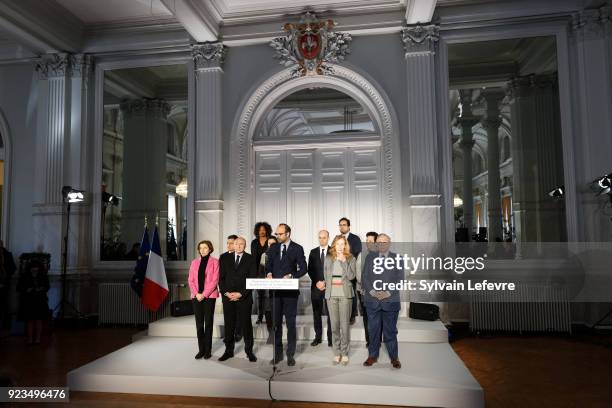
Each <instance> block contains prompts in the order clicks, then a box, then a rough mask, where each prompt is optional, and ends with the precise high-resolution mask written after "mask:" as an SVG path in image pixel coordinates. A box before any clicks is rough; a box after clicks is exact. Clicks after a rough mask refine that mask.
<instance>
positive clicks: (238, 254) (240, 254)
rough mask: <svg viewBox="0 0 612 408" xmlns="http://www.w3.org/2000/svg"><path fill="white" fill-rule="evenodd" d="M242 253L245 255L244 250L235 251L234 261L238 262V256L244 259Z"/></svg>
mask: <svg viewBox="0 0 612 408" xmlns="http://www.w3.org/2000/svg"><path fill="white" fill-rule="evenodd" d="M242 255H244V252H241V253H238V252H234V263H236V260H237V259H238V257H240V259H242Z"/></svg>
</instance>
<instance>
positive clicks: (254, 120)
mask: <svg viewBox="0 0 612 408" xmlns="http://www.w3.org/2000/svg"><path fill="white" fill-rule="evenodd" d="M312 89H325V90H326V92H336V93H337V94H341V95H344V96H345V97H346V100H352V101H354V103H356V104H357V105H358V106H359V107H360V108H361V110H362V114H363V115H367V116H368V117H369V118H370V120H371V122H372V129H371V130H374V131H373V132H370V133H369V134H368V135H365V137H363V136H364V135H356V134H354V132H353V134H351V132H345V133H344V134H341V133H338V134H334V135H333V138H330V137H326V136H329V135H315V137H312V138H311V139H312V140H311V141H310V142H311V143H306V144H305V143H303V142H304V138H301V139H299V140H298V141H297V142H295V141H292V140H282V139H283V136H282V135H281V137H280V140H270V141H266V140H262V139H265V137H263V138H262V137H261V132H262V129H264V128H265V123H266V120H269V119H270V115H272V116H274V114H275V113H274V109H275V107H277V106H278V105H279V103H281V102H282V101H284V100H286V99H288V97H289V100H290V99H291V98H290V95H298V94H299V93H300V92H302V93H304V92H307V91H306V90H312ZM277 113H278V112H277ZM397 129H398V126H397V120H396V117H395V114H394V112H393V109H392V107H391V105H390V104H389V102H388V99H387V98H386V96H385V95H384V93H382V92H381V91H380V90H379V88H378V87H377V86H375V85H374V84H373V83H372V81H370V80H368V79H366V78H365V77H364V75H362V74H359V73H357V72H356V71H355V70H353V69H349V68H347V67H345V66H335V67H334V74H333V75H321V76H306V77H300V78H292V77H291V72H290V69H286V70H283V71H281V72H279V73H278V74H276V75H273V76H272V77H270V78H269V79H268V80H266V81H264V82H263V83H262V84H260V85H259V86H258V87H257V89H255V91H254V92H253V93H252V94H251V96H250V97H249V98H248V99H247V100H246V101H245V102H244V104H243V108H242V109H241V110H240V111H239V114H238V116H237V117H236V120H235V122H234V128H233V132H232V139H231V143H230V163H233V164H235V165H231V166H230V196H231V198H230V199H229V200H226V201H225V206H226V211H227V213H229V214H232V215H233V214H235V215H236V217H234V216H232V217H226V222H225V228H226V231H234V232H238V233H240V234H242V235H245V236H250V234H251V228H252V225H253V224H254V222H256V221H260V219H259V218H258V217H266V216H271V217H272V218H276V219H277V220H278V221H279V222H283V221H287V222H294V221H291V220H297V222H298V224H297V225H298V226H299V228H295V227H294V228H293V231H294V237H296V240H297V238H298V237H302V238H305V240H304V244H305V245H306V246H308V245H309V244H310V243H311V241H312V240H313V239H314V238H315V237H316V230H317V229H318V228H328V229H329V230H330V232H332V233H334V232H335V231H337V221H338V219H337V218H339V217H337V216H338V214H342V215H345V216H348V217H349V218H351V217H352V218H354V219H355V218H358V219H359V221H360V222H361V223H362V225H364V226H363V227H357V229H356V231H357V232H362V234H365V232H366V231H365V229H375V230H377V231H379V232H380V231H385V232H388V233H390V234H393V236H396V237H397V238H396V239H401V238H400V237H399V235H398V234H400V232H401V231H399V230H398V229H395V228H394V226H399V225H401V220H400V217H401V191H400V161H399V141H398V135H397ZM258 132H259V133H258ZM285 136H286V135H285ZM358 139H359V140H358ZM326 159H330V160H327V163H329V166H330V168H329V169H332V170H333V169H336V170H338V172H344V175H342V176H341V180H336V181H337V185H335V186H334V185H333V183H330V184H328V185H325V180H323V179H322V177H321V176H322V173H323V172H324V171H325V170H326V168H325V166H326ZM360 159H363V160H361V162H362V163H365V167H364V168H363V169H360V168H358V169H357V171H358V172H361V173H359V174H361V175H365V174H368V173H369V174H372V172H374V177H373V178H370V179H369V180H367V181H366V182H364V183H363V184H362V185H361V186H362V187H364V188H363V189H361V190H359V188H358V187H359V186H357V185H356V184H355V178H354V176H355V174H356V173H355V168H356V167H359V166H355V163H357V164H359V163H360ZM334 162H335V163H336V164H334ZM338 163H344V165H342V166H340V165H338ZM268 166H272V167H273V168H274V170H273V171H275V172H276V176H275V177H277V178H278V177H283V176H285V178H284V179H283V180H279V183H278V185H277V186H275V187H273V188H271V190H270V191H271V192H272V190H273V189H276V193H277V195H276V197H274V198H273V195H270V199H269V200H264V199H262V197H264V196H265V194H264V191H263V190H262V186H263V185H262V180H263V179H264V177H262V175H263V174H264V173H262V172H265V171H266V168H267V167H268ZM373 167H375V168H373ZM341 168H342V169H341ZM331 172H333V171H330V173H331ZM338 172H337V173H338ZM291 173H292V174H293V175H294V176H296V177H295V178H294V180H293V181H291V180H288V179H287V177H286V175H287V174H291ZM300 179H301V180H300ZM294 182H295V183H294ZM343 183H344V185H347V184H350V183H352V185H349V186H348V187H349V188H348V189H347V190H346V193H345V194H344V196H342V194H341V193H339V190H338V188H337V187H339V185H340V184H343ZM357 184H358V183H357ZM263 187H265V186H263ZM334 188H335V189H336V192H337V194H335V195H334V194H333V191H334ZM358 190H359V191H358ZM366 191H367V195H368V198H367V200H366V201H368V202H372V203H373V204H372V208H370V209H368V208H367V205H366V206H361V207H360V206H359V205H354V204H355V203H357V202H358V201H359V200H360V197H359V194H360V193H364V192H366ZM330 192H331V193H332V194H328V193H330ZM326 195H327V197H326ZM332 196H333V197H335V198H332ZM376 196H378V199H377V200H376V202H375V203H374V202H373V200H374V199H375V198H376ZM364 197H365V196H364V195H362V198H364ZM326 199H329V202H327V201H326ZM334 200H336V201H334ZM266 201H267V203H272V204H273V205H272V204H267V203H266ZM267 205H272V207H274V206H276V209H274V208H273V210H272V211H276V214H277V215H276V216H275V217H274V216H273V215H268V214H273V213H272V212H270V211H268V210H267V209H265V208H266V206H267ZM315 207H316V208H315ZM335 207H337V208H335ZM262 208H264V209H263V210H262ZM328 208H334V212H330V211H327V209H328ZM368 211H370V212H369V213H368ZM227 213H226V214H227ZM368 214H372V215H373V217H372V218H373V220H368ZM282 217H285V219H284V220H283V219H282ZM262 220H265V219H262ZM267 221H270V222H272V223H274V222H276V220H274V219H269V220H267ZM330 224H331V225H330ZM362 228H363V229H364V231H361V229H362ZM307 237H308V238H307Z"/></svg>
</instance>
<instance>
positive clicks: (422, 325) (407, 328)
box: [148, 314, 448, 343]
mask: <svg viewBox="0 0 612 408" xmlns="http://www.w3.org/2000/svg"><path fill="white" fill-rule="evenodd" d="M253 320H255V316H253ZM326 325H327V317H324V318H323V328H324V329H323V340H324V343H325V342H326V341H327V328H326V327H327V326H326ZM296 326H297V339H298V340H311V341H312V339H314V337H315V332H314V326H313V321H312V316H298V317H297V323H296ZM397 330H398V334H397V336H398V341H400V342H419V343H440V342H447V341H448V331H447V330H446V327H444V325H443V324H442V323H441V322H440V321H435V322H428V321H423V320H413V319H410V318H408V317H400V318H399V320H398V324H397ZM222 334H223V315H220V314H218V315H215V323H214V330H213V337H217V338H220V337H221V336H222ZM148 335H149V336H161V337H196V328H195V322H194V317H193V316H183V317H167V318H165V319H161V320H158V321H156V322H153V323H150V324H149V329H148ZM253 337H254V338H255V339H261V340H265V339H267V338H268V329H267V328H266V325H265V324H255V322H254V321H253ZM351 340H352V341H365V332H364V330H363V322H362V320H361V318H360V317H357V320H356V321H355V324H354V325H353V326H351Z"/></svg>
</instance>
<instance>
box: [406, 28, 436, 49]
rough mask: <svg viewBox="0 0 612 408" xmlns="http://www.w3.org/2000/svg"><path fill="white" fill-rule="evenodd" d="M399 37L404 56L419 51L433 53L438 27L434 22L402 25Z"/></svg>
mask: <svg viewBox="0 0 612 408" xmlns="http://www.w3.org/2000/svg"><path fill="white" fill-rule="evenodd" d="M401 38H402V43H403V44H404V51H405V52H406V56H408V55H409V54H419V53H433V54H435V52H436V46H437V43H438V40H439V39H440V27H439V26H438V25H435V24H428V25H421V24H415V25H412V26H408V27H404V28H402V31H401Z"/></svg>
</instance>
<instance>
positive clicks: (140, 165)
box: [120, 99, 170, 255]
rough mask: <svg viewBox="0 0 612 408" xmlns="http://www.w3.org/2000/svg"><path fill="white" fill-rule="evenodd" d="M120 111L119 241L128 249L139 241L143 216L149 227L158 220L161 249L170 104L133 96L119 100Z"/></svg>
mask: <svg viewBox="0 0 612 408" xmlns="http://www.w3.org/2000/svg"><path fill="white" fill-rule="evenodd" d="M120 108H121V110H122V113H123V121H124V131H123V132H124V139H123V180H122V182H123V191H122V194H123V200H122V201H121V241H122V242H125V243H126V245H127V248H128V249H129V248H130V247H131V245H132V244H133V243H136V242H140V240H141V238H142V229H143V225H144V219H145V216H146V217H148V220H149V227H151V226H152V225H154V222H155V219H156V218H157V217H158V219H159V233H160V241H161V242H160V243H161V246H162V252H163V253H164V255H165V241H166V236H165V231H166V225H165V222H166V219H167V211H168V203H167V198H166V195H167V189H166V182H167V178H166V172H167V171H166V153H167V149H168V125H167V121H166V118H167V116H168V113H169V112H170V105H169V104H168V103H167V102H165V101H164V100H161V99H134V100H128V101H124V102H122V103H121V105H120Z"/></svg>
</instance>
